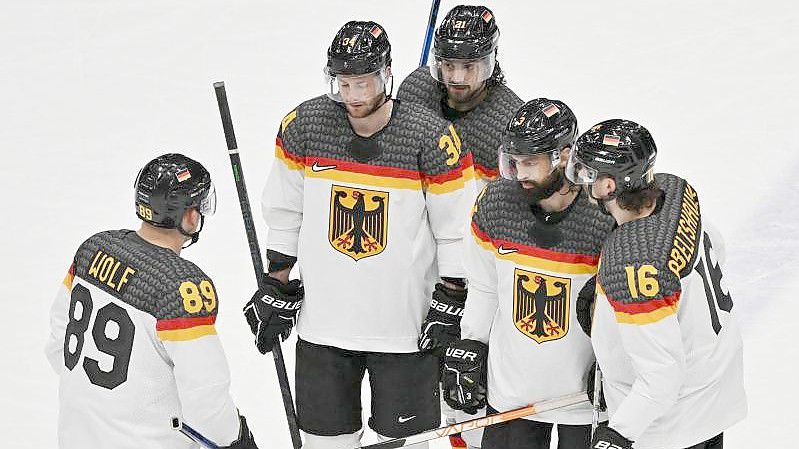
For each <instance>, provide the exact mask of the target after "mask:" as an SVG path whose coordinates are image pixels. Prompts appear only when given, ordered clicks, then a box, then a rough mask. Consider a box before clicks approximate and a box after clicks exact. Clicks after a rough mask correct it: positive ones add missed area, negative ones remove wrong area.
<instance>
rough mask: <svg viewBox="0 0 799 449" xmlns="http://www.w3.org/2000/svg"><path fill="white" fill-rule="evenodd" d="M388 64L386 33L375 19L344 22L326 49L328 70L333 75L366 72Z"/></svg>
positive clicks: (389, 53) (389, 48)
mask: <svg viewBox="0 0 799 449" xmlns="http://www.w3.org/2000/svg"><path fill="white" fill-rule="evenodd" d="M389 65H391V44H390V43H389V41H388V34H386V31H385V29H384V28H383V27H382V26H380V25H379V24H377V23H375V22H371V21H368V22H360V21H355V20H353V21H351V22H347V23H346V24H344V26H343V27H341V29H340V30H338V33H336V37H334V38H333V42H332V43H331V44H330V47H329V48H328V49H327V72H328V73H329V74H330V75H333V76H335V75H366V74H368V73H374V72H376V71H378V70H380V69H381V68H384V67H386V66H389Z"/></svg>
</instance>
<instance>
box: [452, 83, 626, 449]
mask: <svg viewBox="0 0 799 449" xmlns="http://www.w3.org/2000/svg"><path fill="white" fill-rule="evenodd" d="M576 137H577V119H576V118H575V116H574V114H573V113H572V111H571V110H570V109H569V107H568V106H566V105H565V104H564V103H562V102H560V101H557V100H549V99H546V98H538V99H535V100H532V101H530V102H528V103H526V104H524V105H523V106H522V107H521V108H520V109H519V110H518V111H517V112H516V114H515V115H514V116H513V117H512V118H511V119H510V121H509V122H508V125H507V127H506V129H505V132H504V137H503V144H502V147H501V149H500V153H499V154H500V155H499V170H500V174H501V175H502V178H503V179H499V180H497V181H494V182H492V183H490V184H488V186H487V187H486V188H485V190H484V191H483V193H481V194H480V197H479V198H478V200H477V203H476V205H475V207H474V210H473V213H472V221H471V233H472V238H471V239H469V243H467V244H466V245H467V251H466V257H465V262H464V263H465V266H466V269H467V275H468V280H469V300H468V301H467V303H466V310H465V312H464V315H463V318H462V321H461V328H462V338H463V339H462V340H459V341H456V342H454V343H453V344H452V345H451V346H450V347H449V349H448V350H447V352H446V355H445V357H444V373H443V386H444V399H445V400H446V401H447V402H448V403H449V404H450V405H451V406H452V407H453V408H458V409H462V410H464V411H466V412H468V413H474V412H475V411H476V410H477V409H478V408H480V407H482V406H483V405H484V404H486V400H487V403H488V413H496V412H497V411H507V410H511V409H514V408H518V407H523V406H526V405H529V404H531V403H534V402H536V401H540V400H545V399H550V398H554V397H558V396H563V395H567V394H572V393H574V392H578V391H580V390H582V389H584V382H585V379H584V375H585V373H586V372H587V370H588V369H589V367H590V366H591V365H592V364H593V362H594V356H593V353H592V350H591V342H590V340H589V338H588V336H586V335H585V334H584V333H583V332H581V331H580V329H579V325H577V323H576V311H575V303H576V300H577V296H578V293H579V292H580V290H581V289H582V288H583V286H584V285H585V284H586V283H587V282H588V280H589V279H590V278H591V277H592V276H593V275H594V274H595V273H596V270H597V263H598V261H599V252H600V248H601V246H602V242H603V240H604V239H605V237H606V236H607V235H608V234H609V232H610V230H611V226H612V220H610V219H609V217H606V216H604V215H603V214H602V213H601V212H600V211H599V209H597V207H596V206H594V205H592V204H591V203H590V199H589V198H588V196H587V195H586V194H585V193H582V192H581V189H580V188H579V187H578V186H575V185H573V184H571V183H569V182H568V181H567V180H566V179H565V176H564V169H565V166H566V162H567V160H568V156H569V152H570V150H571V147H572V145H573V143H574V140H575V139H576ZM591 421H592V407H591V405H590V404H589V403H587V402H586V403H584V404H581V405H577V406H573V407H570V408H566V409H563V410H555V411H550V412H544V413H540V414H537V415H535V416H533V417H530V418H529V419H520V420H516V421H510V422H507V423H503V424H499V425H495V426H491V427H488V428H486V429H485V433H484V435H483V440H482V447H483V449H514V448H519V449H522V448H524V449H538V448H549V446H550V437H551V432H552V427H553V424H555V423H557V426H558V447H559V448H561V449H567V448H580V447H587V446H588V443H589V442H590V433H591V425H590V424H591Z"/></svg>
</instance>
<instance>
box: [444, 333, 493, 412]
mask: <svg viewBox="0 0 799 449" xmlns="http://www.w3.org/2000/svg"><path fill="white" fill-rule="evenodd" d="M487 365H488V346H487V345H486V344H485V343H482V342H479V341H477V340H458V341H456V342H454V343H452V344H451V345H449V347H448V348H447V350H446V353H445V355H444V368H443V372H442V375H441V389H442V390H443V394H444V401H445V402H446V403H447V405H449V406H450V407H452V408H454V409H455V410H463V411H464V412H466V413H469V414H470V415H474V414H475V413H477V411H478V410H479V409H481V408H483V407H485V405H486V377H487V371H488V370H487V369H486V368H487Z"/></svg>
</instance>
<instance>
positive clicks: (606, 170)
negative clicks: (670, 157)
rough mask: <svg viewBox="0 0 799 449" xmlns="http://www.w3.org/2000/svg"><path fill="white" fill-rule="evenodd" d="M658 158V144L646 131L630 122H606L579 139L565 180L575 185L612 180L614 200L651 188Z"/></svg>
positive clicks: (570, 158) (613, 120) (567, 168)
mask: <svg viewBox="0 0 799 449" xmlns="http://www.w3.org/2000/svg"><path fill="white" fill-rule="evenodd" d="M656 156H657V147H656V146H655V140H654V139H652V135H651V134H649V131H647V129H646V128H644V127H643V126H641V125H639V124H638V123H635V122H633V121H630V120H623V119H612V120H606V121H604V122H601V123H599V124H597V125H594V126H593V127H592V128H591V129H589V130H588V131H586V132H585V133H583V135H581V136H580V137H579V138H578V139H577V142H576V144H575V147H574V148H573V149H572V152H571V155H570V157H569V163H568V165H567V167H566V177H567V178H569V180H570V181H571V182H573V183H575V184H593V183H594V182H595V181H596V180H597V179H599V178H600V177H603V176H610V177H613V179H614V180H615V181H616V191H615V192H614V193H613V194H612V196H611V197H615V196H617V195H618V194H619V193H622V192H625V191H630V190H639V189H642V188H645V187H647V186H649V185H650V184H651V183H652V181H653V180H654V172H653V168H654V165H655V158H656Z"/></svg>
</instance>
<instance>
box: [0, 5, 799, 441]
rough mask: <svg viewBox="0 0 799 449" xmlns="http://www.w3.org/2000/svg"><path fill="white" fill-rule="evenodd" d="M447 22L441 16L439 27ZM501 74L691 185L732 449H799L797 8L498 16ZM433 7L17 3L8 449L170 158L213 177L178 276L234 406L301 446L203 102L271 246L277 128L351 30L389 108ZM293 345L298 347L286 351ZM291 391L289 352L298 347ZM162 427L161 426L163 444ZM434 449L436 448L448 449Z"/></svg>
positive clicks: (8, 261)
mask: <svg viewBox="0 0 799 449" xmlns="http://www.w3.org/2000/svg"><path fill="white" fill-rule="evenodd" d="M455 4H456V3H455V2H452V1H445V2H443V4H442V12H441V14H440V17H441V16H443V14H444V12H445V11H446V10H448V9H449V8H451V7H452V6H454V5H455ZM488 4H489V5H490V6H491V7H492V8H493V9H494V12H495V15H496V17H497V20H498V23H499V26H500V28H501V30H502V37H501V42H500V53H499V60H500V61H501V63H502V66H503V68H504V69H505V71H506V73H507V77H508V80H509V84H510V86H511V87H512V88H513V89H515V90H516V91H517V92H518V93H519V94H520V96H522V97H523V98H525V99H531V98H533V97H536V96H548V97H551V98H558V99H561V100H563V101H565V102H567V103H568V104H569V105H570V106H571V107H572V109H573V110H574V111H575V112H576V113H577V115H578V118H579V119H580V123H581V128H582V129H583V130H585V129H587V128H588V127H589V126H591V125H592V124H593V123H596V122H598V121H600V120H603V119H606V118H613V117H624V118H630V119H634V120H636V121H638V122H640V123H642V124H644V125H645V126H647V127H648V128H649V130H650V131H651V132H652V133H653V135H654V137H655V139H656V141H657V143H658V147H659V148H660V151H661V152H660V154H659V156H658V159H659V161H658V168H659V170H660V171H670V172H674V173H677V174H680V175H682V176H684V177H686V178H688V179H689V180H691V181H692V183H693V184H694V185H695V187H696V188H697V189H698V190H699V193H700V196H701V198H702V205H703V208H704V212H705V216H706V217H709V218H710V219H712V220H713V221H714V222H715V223H716V224H717V226H718V227H719V228H720V230H721V231H722V232H723V233H724V234H725V237H726V242H727V244H726V247H727V253H728V255H727V269H726V271H725V279H726V282H727V283H728V285H729V286H730V288H731V289H732V292H733V298H734V301H735V311H736V313H737V314H738V318H739V320H740V321H741V323H742V327H743V331H744V338H745V344H746V347H745V351H746V382H747V388H748V393H749V400H750V416H749V417H748V419H747V420H746V421H744V422H742V423H741V424H739V425H737V426H735V427H734V428H733V429H731V430H730V431H729V432H728V434H727V438H726V440H727V441H726V443H727V445H726V447H729V448H743V447H747V448H748V447H758V446H759V445H760V443H768V446H769V447H779V448H783V447H784V448H787V447H794V446H795V444H793V440H794V438H792V437H793V435H794V431H793V430H792V429H793V428H794V424H795V422H796V418H797V416H799V414H798V413H797V412H796V410H797V402H798V401H797V399H799V395H798V394H797V393H796V387H795V385H796V381H795V379H796V372H797V360H799V345H798V344H796V343H795V342H794V341H795V339H794V331H795V329H797V326H796V324H795V323H794V319H795V317H796V316H797V313H796V309H797V307H796V306H795V305H794V304H791V303H790V301H792V300H795V297H794V296H795V295H794V291H796V289H797V288H796V286H795V284H796V282H797V278H798V276H797V269H798V268H799V261H798V260H797V258H798V257H797V254H799V242H798V241H797V237H796V234H797V231H799V229H797V228H799V211H798V209H797V206H798V204H797V196H799V183H798V181H797V177H796V174H795V173H796V171H797V169H799V156H797V154H796V150H797V148H796V137H795V136H796V132H795V131H794V130H795V127H796V122H797V118H799V117H797V113H796V110H795V107H796V104H797V101H798V100H799V95H797V93H798V90H799V89H797V87H796V86H797V85H796V83H797V77H798V76H799V70H797V63H796V61H797V54H799V33H797V31H796V30H797V29H799V7H797V6H796V4H795V3H794V2H790V1H770V0H763V1H757V2H752V1H740V0H739V1H728V2H721V1H707V0H706V1H701V2H697V1H692V2H688V1H673V2H662V1H653V0H645V1H635V2H632V1H629V2H624V1H620V0H612V1H602V2H597V1H591V2H589V1H582V2H531V1H521V0H516V1H509V0H506V1H501V2H499V1H492V2H488ZM428 8H429V2H426V1H421V0H414V1H394V2H389V1H382V2H376V1H362V0H351V1H347V2H341V3H339V2H333V3H328V2H312V1H294V2H277V1H264V0H261V1H243V0H240V1H209V0H170V1H154V0H139V1H135V2H133V1H128V2H122V1H105V2H103V1H90V0H84V1H68V0H64V1H55V0H51V1H34V0H27V1H17V2H6V3H5V4H4V6H3V13H2V15H0V37H2V42H3V49H2V53H0V58H1V59H0V85H2V87H3V89H2V107H0V123H2V131H1V132H0V141H1V142H2V143H1V144H0V145H1V146H0V148H2V150H3V157H2V159H1V160H0V170H2V176H0V183H1V184H0V186H1V187H2V189H1V190H0V191H2V192H3V205H2V210H3V214H2V216H3V224H2V231H3V232H2V233H0V242H1V245H0V248H2V251H3V262H2V273H3V274H2V280H3V286H4V291H5V298H4V300H3V304H5V309H4V310H5V317H4V318H3V321H2V322H3V325H2V342H3V350H2V369H0V384H2V385H3V393H2V405H3V407H2V411H1V412H0V414H1V416H2V419H0V438H1V439H2V442H3V443H2V446H3V447H13V448H49V447H55V446H56V425H57V416H56V412H55V409H56V404H57V389H56V377H55V376H54V375H53V373H52V372H51V371H50V368H49V367H48V365H47V363H46V361H45V358H44V355H43V353H42V347H43V344H44V341H45V339H46V337H47V335H48V319H47V313H48V310H49V306H50V303H51V300H52V297H53V295H54V293H55V291H56V288H57V287H58V285H59V282H60V281H61V278H62V276H63V274H64V271H65V270H66V269H67V266H68V264H69V260H70V257H71V255H72V253H73V251H74V250H75V248H76V247H77V245H78V244H80V242H81V241H82V240H83V239H84V238H85V237H87V236H88V235H90V234H91V233H93V232H95V231H98V230H103V229H110V228H123V227H133V226H136V218H135V216H134V214H133V207H132V204H131V203H132V191H131V185H132V182H133V178H134V176H135V173H136V171H137V170H138V168H139V167H140V166H141V165H143V164H144V163H145V162H146V161H147V160H149V159H150V158H152V157H153V156H155V155H156V154H158V153H161V152H166V151H182V152H185V153H187V154H190V155H192V156H195V157H196V158H198V159H200V160H201V161H202V162H203V163H204V164H205V165H206V166H207V167H209V169H210V170H211V172H212V173H213V175H214V178H215V179H216V184H217V189H218V194H219V200H220V201H219V209H218V213H217V215H216V216H215V217H214V218H213V219H212V220H211V221H209V222H208V226H207V229H206V230H205V231H204V232H203V237H202V240H201V241H200V243H199V244H198V245H196V246H195V247H193V248H192V249H191V250H189V251H187V252H186V253H185V255H186V256H187V257H189V258H190V259H192V260H194V261H196V262H198V263H199V264H200V265H201V266H202V267H203V268H204V269H205V270H206V271H207V272H208V273H209V274H210V275H211V276H212V277H213V279H214V281H215V283H216V285H217V288H218V290H219V292H220V296H221V307H220V316H219V321H218V325H217V327H218V330H219V333H220V335H221V337H222V340H223V342H224V345H225V349H226V351H227V355H228V358H229V360H230V365H231V370H232V379H233V386H232V389H233V394H234V396H235V399H236V402H237V404H238V406H239V407H240V408H241V410H242V411H243V412H244V413H245V414H246V415H247V417H248V418H249V419H248V420H249V422H250V423H251V426H252V428H253V431H254V432H255V434H256V435H257V438H258V440H259V442H260V443H261V446H262V447H270V448H288V447H290V441H289V437H288V432H287V430H286V425H285V419H284V416H283V411H282V409H281V402H280V395H279V391H278V388H277V382H276V379H275V376H274V374H273V373H274V370H273V368H272V360H271V358H270V357H263V356H261V355H259V354H258V353H257V352H256V351H255V349H254V348H253V346H252V343H251V337H250V333H249V330H248V329H247V328H246V326H245V325H244V320H243V319H242V316H241V313H240V309H241V306H242V305H243V303H244V302H245V301H246V300H247V299H248V298H249V296H250V294H251V292H252V290H253V288H254V285H255V282H254V278H253V273H252V268H251V265H250V260H249V253H248V249H247V244H246V240H245V235H244V232H243V227H242V222H241V217H240V214H239V209H238V204H237V200H236V196H235V195H236V194H235V188H234V185H233V182H232V176H231V175H230V167H229V163H228V158H227V153H226V152H225V141H224V138H223V135H222V130H221V126H220V122H219V115H218V112H217V108H216V102H215V98H214V95H213V89H212V86H211V84H212V82H214V81H219V80H224V81H225V82H226V84H227V92H228V97H229V100H230V105H231V109H232V115H233V119H234V121H235V126H236V132H237V137H238V142H239V147H240V148H241V158H242V160H243V164H244V168H245V173H246V175H247V180H248V182H249V189H250V198H251V201H252V203H253V209H254V211H255V213H256V223H257V226H258V230H259V233H260V235H261V236H262V237H263V236H265V229H264V225H263V221H262V220H261V219H260V207H259V205H258V201H259V198H260V193H261V189H262V187H263V184H264V180H265V176H266V173H267V171H268V169H269V167H270V165H271V163H272V152H273V139H274V133H275V131H276V130H277V126H278V123H279V120H280V119H281V118H282V116H283V115H284V114H285V113H287V112H288V111H290V110H291V109H292V108H293V107H294V106H295V105H297V104H298V103H300V102H301V101H303V100H305V99H307V98H310V97H311V96H315V95H317V94H319V93H321V92H322V91H323V89H324V86H323V84H322V83H323V78H322V72H321V67H322V65H323V62H324V59H323V55H324V49H325V48H326V46H327V45H328V44H329V42H330V40H331V38H332V36H333V34H334V33H335V31H336V30H337V29H338V27H339V26H340V25H342V24H343V23H344V22H345V21H347V20H350V19H354V18H361V19H374V20H377V21H378V22H380V23H381V24H383V25H384V26H385V28H386V30H387V32H388V34H389V36H390V38H391V41H392V43H393V46H394V48H393V58H394V73H395V75H396V78H395V80H396V81H395V87H396V86H398V85H399V82H400V80H401V79H402V78H403V77H404V76H405V75H406V74H407V73H409V72H410V71H411V70H412V69H413V68H414V66H415V64H416V63H417V61H418V52H419V49H420V48H421V41H422V36H423V32H424V28H425V21H426V17H427V13H428ZM293 340H294V339H293V338H292V341H291V343H293ZM284 347H285V352H286V355H287V360H288V363H289V372H292V371H293V350H292V349H290V348H292V346H290V345H285V346H284ZM165 425H166V423H165ZM443 443H444V442H443V441H442V442H441V443H440V444H438V446H437V447H444V444H443Z"/></svg>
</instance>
